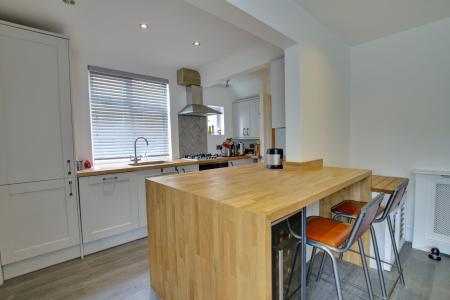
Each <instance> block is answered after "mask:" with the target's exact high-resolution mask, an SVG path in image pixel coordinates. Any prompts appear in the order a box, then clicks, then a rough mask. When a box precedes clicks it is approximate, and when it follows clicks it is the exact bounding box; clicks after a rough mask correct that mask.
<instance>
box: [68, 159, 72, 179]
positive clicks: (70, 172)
mask: <svg viewBox="0 0 450 300" xmlns="http://www.w3.org/2000/svg"><path fill="white" fill-rule="evenodd" d="M67 164H68V165H69V171H68V172H67V175H72V165H71V164H70V159H68V160H67Z"/></svg>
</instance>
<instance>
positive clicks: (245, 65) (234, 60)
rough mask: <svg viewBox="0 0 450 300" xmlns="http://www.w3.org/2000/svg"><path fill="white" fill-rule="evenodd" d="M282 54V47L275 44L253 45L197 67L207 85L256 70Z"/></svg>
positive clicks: (204, 83) (203, 82)
mask: <svg viewBox="0 0 450 300" xmlns="http://www.w3.org/2000/svg"><path fill="white" fill-rule="evenodd" d="M282 55H283V50H282V49H280V48H278V47H275V46H267V45H266V44H262V45H255V46H254V47H253V48H251V49H247V50H245V51H241V52H238V53H232V54H231V55H229V56H225V57H223V58H221V59H219V60H216V61H213V62H211V63H209V64H206V65H204V66H202V67H201V68H200V69H199V71H200V74H201V76H202V84H203V86H205V87H209V86H212V85H215V84H218V83H223V82H224V81H225V80H227V79H230V77H233V76H236V75H239V74H242V73H248V72H250V71H253V70H257V69H259V68H260V67H261V66H263V65H265V64H267V63H269V62H270V61H271V60H273V59H275V58H277V57H280V56H282Z"/></svg>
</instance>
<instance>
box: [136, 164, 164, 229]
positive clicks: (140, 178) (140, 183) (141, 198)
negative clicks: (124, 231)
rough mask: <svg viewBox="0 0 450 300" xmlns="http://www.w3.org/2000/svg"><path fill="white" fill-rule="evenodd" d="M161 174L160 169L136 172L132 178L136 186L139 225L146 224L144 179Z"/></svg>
mask: <svg viewBox="0 0 450 300" xmlns="http://www.w3.org/2000/svg"><path fill="white" fill-rule="evenodd" d="M161 174H162V173H161V169H156V170H148V171H142V172H136V177H135V178H134V180H135V181H136V182H135V186H136V187H137V197H138V214H139V226H141V227H142V226H147V197H146V191H145V179H147V178H150V177H156V176H161Z"/></svg>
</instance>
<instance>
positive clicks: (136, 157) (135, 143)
mask: <svg viewBox="0 0 450 300" xmlns="http://www.w3.org/2000/svg"><path fill="white" fill-rule="evenodd" d="M140 139H143V140H144V141H145V142H146V143H147V146H148V140H147V139H146V138H145V137H143V136H140V137H138V138H137V139H136V140H135V141H134V158H133V159H132V160H133V162H134V163H135V164H137V163H138V161H140V160H141V159H140V158H139V157H138V156H137V151H136V146H137V142H138V141H139V140H140Z"/></svg>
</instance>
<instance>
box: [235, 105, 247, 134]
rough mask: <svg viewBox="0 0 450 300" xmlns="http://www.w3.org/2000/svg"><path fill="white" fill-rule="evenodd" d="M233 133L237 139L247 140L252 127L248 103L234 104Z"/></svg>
mask: <svg viewBox="0 0 450 300" xmlns="http://www.w3.org/2000/svg"><path fill="white" fill-rule="evenodd" d="M233 123H234V128H233V131H234V132H233V133H234V137H235V138H246V137H247V130H248V128H249V126H250V106H249V104H248V101H236V102H233Z"/></svg>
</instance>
